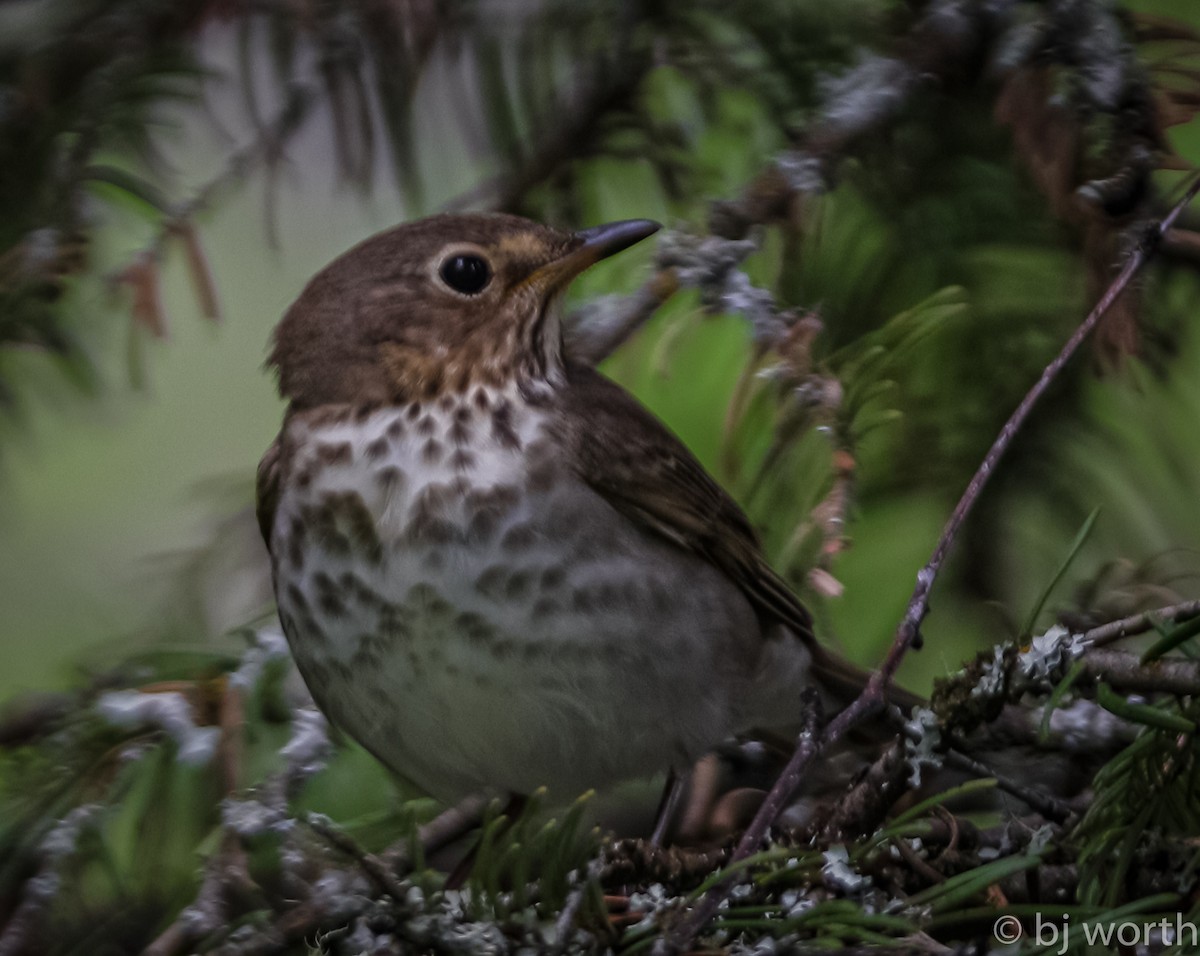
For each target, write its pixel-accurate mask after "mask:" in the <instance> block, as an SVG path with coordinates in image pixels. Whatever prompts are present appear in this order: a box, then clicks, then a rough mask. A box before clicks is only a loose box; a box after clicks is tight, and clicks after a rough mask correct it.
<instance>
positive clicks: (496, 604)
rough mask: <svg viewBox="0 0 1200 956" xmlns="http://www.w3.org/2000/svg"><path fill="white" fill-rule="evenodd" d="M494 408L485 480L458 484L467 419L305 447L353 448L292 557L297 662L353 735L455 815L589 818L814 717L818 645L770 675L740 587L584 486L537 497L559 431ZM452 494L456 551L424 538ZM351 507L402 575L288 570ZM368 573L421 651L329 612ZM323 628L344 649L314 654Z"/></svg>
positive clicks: (284, 590) (322, 431) (288, 583)
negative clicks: (430, 452)
mask: <svg viewBox="0 0 1200 956" xmlns="http://www.w3.org/2000/svg"><path fill="white" fill-rule="evenodd" d="M474 398H475V393H474V392H472V393H471V395H470V396H468V397H466V398H464V399H463V404H462V407H463V408H469V409H470V415H469V418H467V419H466V421H465V425H466V428H467V430H468V431H469V433H470V435H471V441H470V443H469V445H461V447H469V448H470V451H471V455H472V461H471V463H470V467H466V468H464V467H462V463H461V462H459V464H458V465H457V466H456V465H455V464H454V463H453V462H452V452H453V451H454V449H455V447H456V442H455V438H456V436H455V432H454V423H455V410H454V409H447V408H444V407H441V406H424V407H423V408H422V409H421V411H420V413H419V415H418V416H417V418H416V419H415V420H414V419H413V418H411V417H410V416H409V414H408V411H407V410H406V409H388V410H384V411H380V412H376V413H374V414H372V415H371V416H370V417H368V418H367V419H366V420H365V421H362V422H353V423H350V422H347V423H342V424H331V425H324V426H320V427H319V428H317V429H315V430H313V429H310V426H308V425H306V424H305V423H303V422H302V421H294V422H293V424H292V425H291V426H290V427H291V428H292V429H294V431H293V433H292V434H291V435H290V437H291V438H292V439H293V440H300V439H302V441H303V444H302V445H301V446H300V447H302V448H303V449H304V450H303V451H302V452H300V453H299V454H298V456H297V458H296V460H295V461H294V463H293V465H292V469H291V470H292V473H293V474H294V473H295V472H296V471H297V470H299V469H303V468H304V467H305V466H306V464H307V463H308V459H309V458H310V457H312V456H316V455H317V454H318V448H319V447H320V446H322V445H324V446H328V447H332V448H336V447H338V446H340V445H342V444H343V443H347V442H348V443H349V445H350V453H349V455H348V456H343V457H344V458H345V460H344V461H341V462H339V463H338V464H334V465H332V466H326V467H324V468H323V469H321V470H320V471H318V472H316V476H315V477H314V478H313V480H312V481H311V482H310V483H309V484H308V486H307V487H305V488H300V487H297V486H296V483H295V482H290V483H288V484H287V485H286V486H285V487H286V489H287V490H286V492H285V494H284V495H283V497H282V499H281V500H280V502H279V506H278V510H277V512H276V518H275V522H274V533H273V538H272V552H273V554H274V556H275V564H276V591H277V595H278V599H279V607H280V612H281V617H282V619H283V621H284V625H285V629H286V630H287V632H288V637H289V640H290V641H291V644H292V648H293V653H294V654H295V656H296V658H297V662H298V664H299V665H300V668H301V671H302V673H304V674H305V677H306V679H307V680H308V682H309V684H310V687H311V689H312V690H313V693H314V696H315V697H316V699H317V701H318V703H320V704H321V706H322V708H323V709H324V710H325V711H326V712H327V713H328V714H329V716H330V717H331V718H332V719H333V721H334V722H335V723H337V724H339V725H340V726H342V727H343V728H344V729H345V730H346V731H347V732H348V733H349V734H350V735H351V736H353V737H355V738H356V739H358V740H359V741H360V742H361V743H363V744H364V745H365V746H366V747H367V748H368V749H369V750H371V751H372V752H373V753H375V754H376V755H377V756H378V757H379V758H380V759H381V760H383V761H384V762H385V763H386V764H388V765H389V766H390V767H392V768H393V769H394V770H395V771H396V772H398V773H399V774H401V775H403V776H405V777H407V778H409V779H411V780H413V781H414V782H416V783H417V784H418V785H420V786H421V787H422V788H424V789H426V790H427V791H429V792H430V793H432V794H433V795H435V796H438V797H441V798H444V799H454V798H457V797H458V796H460V795H462V794H464V793H466V792H470V791H473V790H477V789H480V788H491V789H494V790H498V791H511V792H516V793H528V792H530V791H532V790H533V789H535V788H536V787H539V786H543V785H544V786H548V787H550V788H551V790H552V792H554V793H556V794H557V795H558V796H559V797H562V798H569V797H571V796H573V795H574V794H577V793H579V792H581V791H582V790H584V789H586V788H588V787H599V786H605V785H608V784H611V783H613V782H615V781H617V780H620V779H624V778H628V777H634V776H642V775H649V774H651V773H654V772H656V771H660V770H665V769H667V768H668V767H670V766H676V767H682V766H685V765H686V764H687V762H689V761H690V760H692V759H694V758H695V757H697V756H698V755H699V754H701V753H703V752H704V751H705V750H707V749H709V748H710V747H711V746H713V745H714V744H715V743H717V742H719V741H720V740H722V739H724V738H725V737H727V736H728V735H730V734H732V733H735V732H739V731H744V730H747V729H749V725H750V724H751V723H757V722H759V721H763V722H765V723H767V724H770V723H771V722H772V720H774V719H775V718H776V717H779V716H780V715H786V714H791V713H794V712H797V711H798V709H799V703H798V702H799V694H800V690H801V688H802V686H803V683H804V677H805V672H806V668H807V655H806V654H805V653H803V652H802V651H799V650H798V649H799V648H800V645H799V642H795V641H788V640H784V641H778V640H776V641H771V642H768V643H769V645H770V650H769V651H768V653H767V654H766V655H763V654H762V653H761V648H762V642H761V639H760V638H759V637H758V623H757V621H756V619H755V617H754V614H753V612H752V610H751V608H750V606H749V604H748V603H747V602H746V601H745V600H744V599H743V598H742V596H741V594H740V592H738V591H737V589H736V587H735V586H734V585H733V584H732V583H731V582H730V581H729V580H728V579H726V578H725V577H724V576H723V575H722V574H721V573H720V572H718V571H717V570H715V569H714V568H712V567H711V566H710V565H708V564H707V563H706V562H704V561H702V560H701V559H699V558H693V557H691V556H688V555H683V554H682V553H681V552H679V551H678V550H677V549H676V548H675V546H674V545H671V544H668V543H666V542H664V541H662V540H660V539H658V538H657V537H654V536H652V535H650V534H648V533H646V532H644V531H642V530H641V529H639V528H638V527H637V526H635V525H634V523H633V522H631V521H629V520H628V519H626V518H624V517H622V516H621V515H619V514H618V513H617V512H616V511H615V510H613V508H612V507H611V506H610V505H609V504H608V503H607V502H606V501H605V500H604V499H603V498H601V497H600V496H599V495H597V494H596V493H595V492H593V491H592V490H591V489H590V488H589V487H588V486H587V485H586V484H584V483H583V482H581V481H579V480H577V479H574V480H565V479H568V478H571V476H570V475H569V474H567V473H566V472H565V470H562V471H560V472H559V473H558V474H557V477H558V478H560V479H564V480H556V481H553V482H548V483H543V484H544V487H540V488H538V487H532V488H531V487H530V481H529V479H530V472H531V471H532V470H533V469H534V468H536V463H537V462H538V461H544V460H545V458H544V455H541V456H539V454H537V452H538V450H539V449H541V450H542V451H544V448H545V443H546V441H547V440H548V433H547V431H546V428H545V425H546V420H545V418H544V413H543V412H542V411H541V410H540V409H538V408H536V407H530V406H528V405H525V404H524V403H523V402H522V400H521V399H520V397H519V395H518V394H517V393H516V392H515V391H513V392H510V393H507V394H498V393H495V392H491V393H487V395H486V399H487V402H486V408H483V407H481V405H482V403H480V404H476V402H475V401H473V399H474ZM502 401H503V402H507V404H508V407H509V408H510V410H511V416H510V419H509V420H510V422H511V433H512V434H515V436H516V438H517V439H518V441H519V447H514V445H513V443H512V442H511V441H510V442H505V441H502V440H500V439H499V438H498V437H497V436H496V434H495V430H494V427H493V419H492V411H491V410H492V409H494V408H495V407H496V405H497V404H498V403H500V402H502ZM464 414H465V413H464ZM427 415H428V416H430V417H431V419H432V421H431V422H427V423H426V424H425V426H424V431H422V430H421V429H420V427H419V426H420V423H421V422H422V421H423V420H424V419H425V417H426V416H427ZM397 419H399V420H400V421H401V422H402V428H403V431H402V434H400V435H399V436H398V437H397V435H396V434H395V432H396V431H397V429H395V428H394V427H393V423H394V422H395V421H396V420H397ZM463 424H464V422H463V420H462V418H461V417H460V419H459V425H460V428H461V426H462V425H463ZM389 427H393V434H392V436H391V437H388V436H389ZM458 438H460V439H461V434H460V435H459V436H458ZM381 439H384V440H385V441H386V453H385V454H382V456H381V455H380V449H381V445H380V444H379V442H380V440H381ZM430 439H433V440H435V441H436V442H437V443H438V444H439V445H440V447H441V449H442V454H441V455H440V456H436V460H433V461H429V460H428V459H427V458H426V456H425V454H424V449H425V446H426V444H427V442H428V441H429V440H430ZM372 448H373V449H374V454H373V455H372V454H371V452H370V449H372ZM389 467H390V468H398V469H400V470H401V471H402V472H403V473H404V477H403V480H400V481H397V482H395V483H394V484H393V485H392V486H391V487H390V488H389V487H388V486H386V485H385V484H384V483H383V482H381V481H380V480H379V475H380V472H381V470H382V469H385V468H389ZM543 475H544V471H543ZM535 485H536V482H535ZM430 488H440V489H441V491H442V493H443V496H444V499H445V500H444V507H443V508H442V509H441V510H440V511H439V512H438V515H439V517H440V518H441V519H444V520H445V521H447V522H449V525H448V527H452V528H453V529H454V530H455V534H454V535H452V536H451V537H452V540H448V541H447V540H443V541H439V542H436V543H430V542H427V541H418V542H414V541H413V540H411V536H410V535H409V534H408V533H407V529H409V528H410V522H411V521H412V519H413V517H414V514H415V513H416V512H417V511H418V510H419V502H420V501H421V500H422V495H423V494H427V493H428V491H429V489H430ZM497 488H511V489H513V490H514V492H515V493H514V494H513V495H512V496H511V498H510V499H508V500H506V502H505V504H504V507H503V508H502V509H501V510H500V511H499V512H498V513H497V515H496V520H495V522H494V526H493V527H492V528H491V529H490V533H487V534H476V535H475V536H474V537H471V536H469V535H468V532H467V529H468V527H469V525H470V520H471V514H470V509H469V508H468V507H467V495H468V494H470V493H478V492H487V491H494V490H495V489H497ZM346 492H353V493H354V494H355V495H357V496H358V497H359V498H361V500H362V502H363V504H364V505H365V506H366V509H367V511H368V512H369V513H370V516H371V520H372V522H373V525H374V529H375V533H376V534H377V535H378V538H379V541H380V544H381V545H382V549H381V551H382V558H381V560H380V561H379V563H378V564H376V565H373V566H372V565H368V564H367V563H365V562H363V561H362V560H361V557H360V556H359V555H357V554H356V553H354V552H353V551H352V552H351V553H350V554H349V555H346V554H344V553H340V552H339V550H338V549H337V548H327V547H323V546H321V545H320V544H319V543H318V542H316V541H314V540H313V537H312V536H311V535H306V541H305V549H304V554H305V557H304V560H303V561H302V563H301V565H300V567H296V566H295V565H294V563H293V562H292V561H291V560H290V559H289V557H288V554H289V545H290V544H291V541H290V536H291V534H292V530H291V529H292V528H293V526H294V523H293V519H294V518H296V517H298V516H300V515H301V514H302V512H303V509H304V508H305V507H306V506H307V507H309V508H311V507H313V506H315V505H319V504H320V502H321V501H322V500H323V496H326V495H328V494H329V493H336V494H344V493H346ZM506 535H507V536H508V537H506ZM346 572H353V573H354V574H355V575H356V576H357V577H358V579H359V580H360V581H361V582H362V584H363V585H365V587H366V589H367V590H368V591H370V592H372V593H373V594H375V595H378V596H379V597H380V598H381V599H382V602H383V603H386V604H389V605H393V606H394V607H395V608H397V609H399V611H398V612H397V611H393V612H390V613H392V614H393V617H394V616H395V614H396V613H400V614H401V615H402V616H403V617H404V619H405V621H406V631H405V633H404V634H403V636H401V637H395V638H391V639H385V638H384V637H383V636H382V629H381V627H380V620H381V614H382V613H384V612H381V611H380V609H379V607H378V606H376V605H375V604H374V603H373V602H371V601H367V602H361V601H359V600H357V598H356V596H355V593H354V590H355V589H354V588H350V589H346V588H343V587H342V585H341V584H340V583H339V585H338V595H339V597H340V598H341V600H342V601H343V602H344V605H345V606H344V608H343V609H342V613H330V612H329V611H328V610H327V609H324V608H322V606H321V595H322V589H321V587H320V586H319V584H318V576H320V575H325V576H326V580H328V579H332V580H333V581H334V582H340V581H341V579H342V577H343V575H344V574H345V573H346ZM326 590H327V588H326ZM297 594H298V595H300V596H302V598H303V600H302V601H301V602H298V601H297V600H296V596H297ZM431 594H434V595H436V598H437V600H436V601H434V602H433V603H432V605H431V603H430V601H429V600H428V599H429V596H430V595H431ZM306 611H307V613H308V615H309V617H308V621H307V623H305V621H304V618H305V613H306ZM464 615H466V617H465V618H464ZM472 615H474V616H475V618H474V619H475V620H476V621H477V622H480V621H482V622H486V623H487V627H485V628H480V627H477V628H475V630H474V634H472V633H471V630H472V629H471V628H470V627H464V620H467V621H468V622H469V621H470V620H471V616H472ZM314 626H315V630H317V631H319V632H320V633H321V634H323V635H324V638H325V639H324V641H314V640H313V639H312V634H311V631H312V630H313V629H314ZM485 632H486V633H485ZM372 639H373V640H372ZM364 642H365V643H364ZM785 647H786V648H787V649H786V651H785V650H783V649H784V648H785ZM767 657H769V658H771V659H770V660H769V661H768V660H766V658H767ZM764 668H765V669H766V671H765V675H766V683H767V684H768V685H771V686H773V687H774V688H775V689H776V698H777V699H775V700H771V699H769V697H770V694H771V689H770V686H768V687H764V686H763V684H762V682H763V680H764ZM764 693H765V694H766V695H767V697H768V699H767V700H766V701H765V702H764V700H763V695H764ZM783 694H786V698H784V697H783V696H782V695H783ZM764 715H767V716H764ZM781 719H786V718H781Z"/></svg>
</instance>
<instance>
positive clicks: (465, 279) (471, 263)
mask: <svg viewBox="0 0 1200 956" xmlns="http://www.w3.org/2000/svg"><path fill="white" fill-rule="evenodd" d="M438 274H439V275H440V276H441V277H442V281H443V282H445V283H446V285H448V286H450V288H451V289H453V290H454V291H455V292H461V293H463V295H475V294H476V293H478V292H482V291H483V288H484V286H486V285H487V284H488V282H489V281H490V280H491V278H492V270H491V269H489V268H488V264H487V262H485V261H484V260H483V259H481V258H480V257H479V256H472V255H466V254H464V255H457V256H451V257H450V258H449V259H447V260H446V261H445V262H443V263H442V268H441V269H439V270H438Z"/></svg>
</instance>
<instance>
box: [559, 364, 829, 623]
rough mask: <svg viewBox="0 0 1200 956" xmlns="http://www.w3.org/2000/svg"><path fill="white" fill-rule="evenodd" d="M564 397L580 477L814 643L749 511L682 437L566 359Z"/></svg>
mask: <svg viewBox="0 0 1200 956" xmlns="http://www.w3.org/2000/svg"><path fill="white" fill-rule="evenodd" d="M560 396H561V399H560V400H561V405H560V408H559V411H560V416H561V417H560V421H561V422H562V423H563V424H564V427H565V430H567V431H568V432H570V434H569V435H568V441H569V443H570V444H569V446H568V447H569V448H570V451H571V453H572V454H573V458H574V465H575V469H576V471H577V473H578V474H579V477H580V478H581V479H583V480H584V481H585V482H587V483H588V484H589V485H590V486H591V487H592V488H594V489H595V490H596V491H597V492H599V493H600V494H601V495H603V496H604V497H605V498H606V499H607V500H608V502H609V503H610V504H612V505H613V507H615V508H616V509H617V510H618V511H620V512H621V513H622V514H624V515H626V516H627V517H629V518H631V519H633V520H634V521H636V522H638V523H639V524H640V525H642V526H643V527H645V528H648V529H650V530H651V531H653V532H655V533H656V534H659V535H662V536H663V537H664V538H667V539H668V540H670V541H674V542H675V543H676V544H678V545H679V546H680V547H683V548H687V549H688V550H690V551H694V552H695V553H697V554H699V555H701V556H702V557H704V558H705V559H706V560H708V561H709V562H711V563H712V564H714V565H715V566H716V567H718V568H720V569H721V570H722V571H724V572H725V573H726V574H727V575H728V576H729V578H730V579H731V580H732V581H733V582H734V583H735V584H737V586H738V587H739V588H741V590H742V593H744V594H745V595H746V597H747V599H748V600H749V601H750V603H751V604H752V605H753V606H754V608H755V610H756V611H757V612H758V613H759V615H760V617H762V618H764V619H765V620H766V621H768V622H779V623H781V624H784V625H786V626H787V628H788V629H789V630H790V631H792V632H793V633H794V634H796V636H797V637H800V638H801V639H803V640H805V641H807V642H809V643H812V644H814V646H815V641H814V638H813V631H812V617H811V616H810V615H809V613H808V611H807V610H806V609H805V607H804V605H803V604H801V603H800V600H799V598H797V597H796V596H795V594H793V593H792V591H791V589H790V588H789V587H788V585H787V584H786V583H785V582H784V581H783V580H782V579H781V578H780V577H779V575H778V574H776V573H775V571H774V570H772V568H771V567H770V565H768V564H767V561H766V558H764V557H763V554H762V550H761V547H760V545H759V542H758V536H757V535H756V534H755V533H754V529H753V528H752V527H751V525H750V521H749V520H748V519H747V518H746V515H745V513H744V512H743V511H742V509H741V508H740V507H738V505H737V503H736V502H735V501H734V500H733V499H732V498H731V497H730V496H729V495H728V494H727V493H726V492H725V490H724V489H723V488H722V487H721V486H720V485H718V484H717V483H716V481H714V480H713V478H712V477H711V476H710V475H709V474H708V472H707V471H705V470H704V466H703V465H701V464H700V462H699V461H697V460H696V458H695V456H694V455H692V453H691V452H690V451H688V450H687V448H686V446H685V445H684V444H683V442H681V441H680V440H679V439H678V438H677V437H675V435H674V434H672V433H671V431H670V430H668V429H667V427H666V426H665V425H663V424H662V423H661V422H660V421H659V420H658V419H657V418H655V417H654V416H653V415H652V414H651V413H650V412H649V411H647V410H646V408H644V407H643V406H642V405H641V404H640V403H638V401H637V400H636V399H634V398H633V397H632V396H631V395H629V394H628V393H627V392H625V391H624V390H623V389H621V388H620V387H619V386H618V385H616V384H614V383H613V382H610V381H609V380H608V379H606V378H605V377H604V376H602V375H601V374H600V373H598V372H596V371H595V370H593V369H591V368H588V367H587V366H583V365H578V364H576V363H568V364H567V387H566V388H564V389H563V390H562V391H561V393H560Z"/></svg>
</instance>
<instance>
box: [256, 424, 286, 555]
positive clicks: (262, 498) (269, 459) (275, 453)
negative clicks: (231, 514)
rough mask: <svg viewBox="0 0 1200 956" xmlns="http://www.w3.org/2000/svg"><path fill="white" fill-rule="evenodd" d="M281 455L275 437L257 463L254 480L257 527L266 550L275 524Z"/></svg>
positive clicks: (278, 440) (278, 442)
mask: <svg viewBox="0 0 1200 956" xmlns="http://www.w3.org/2000/svg"><path fill="white" fill-rule="evenodd" d="M282 457H283V456H282V448H281V445H280V439H278V438H276V439H275V441H273V442H271V447H270V448H268V449H267V453H266V454H265V455H263V457H262V461H260V462H259V463H258V476H257V480H256V481H255V492H256V495H255V497H256V499H257V501H256V503H255V514H256V515H257V516H258V528H259V530H260V531H261V532H262V536H263V541H265V542H266V545H267V550H268V551H270V550H271V528H272V527H273V526H274V524H275V509H276V507H278V505H279V491H280V487H279V486H280V479H281V475H282V472H283V468H282V464H281V462H282Z"/></svg>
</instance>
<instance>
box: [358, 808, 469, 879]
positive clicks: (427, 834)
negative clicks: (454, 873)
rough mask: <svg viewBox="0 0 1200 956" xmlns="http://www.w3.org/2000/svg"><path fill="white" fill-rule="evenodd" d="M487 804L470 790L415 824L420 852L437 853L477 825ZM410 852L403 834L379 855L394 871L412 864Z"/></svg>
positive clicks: (397, 871)
mask: <svg viewBox="0 0 1200 956" xmlns="http://www.w3.org/2000/svg"><path fill="white" fill-rule="evenodd" d="M487 805H488V797H487V796H485V795H484V794H481V793H473V794H471V795H470V796H468V797H465V798H464V799H462V800H460V801H459V802H458V803H457V804H455V805H454V806H452V807H451V808H450V809H449V810H443V811H442V812H441V813H439V814H438V815H437V816H436V817H434V818H433V819H432V820H430V821H429V822H428V823H426V824H425V825H424V826H421V827H418V828H417V845H418V846H420V847H421V852H422V853H424V854H426V855H428V854H430V853H436V852H437V851H438V850H440V849H442V847H445V846H449V845H450V844H451V843H453V842H454V841H455V840H457V839H458V838H459V837H461V836H462V835H463V834H465V833H467V832H469V831H471V830H473V829H474V828H475V827H477V826H479V824H480V822H481V821H482V820H483V811H484V810H485V809H486V808H487ZM411 856H412V852H411V846H410V843H409V841H408V839H407V838H406V839H403V840H399V841H397V842H396V843H395V844H393V845H392V846H390V847H388V848H387V849H386V850H385V851H384V852H383V854H382V855H381V857H380V858H381V859H382V860H383V862H384V864H385V865H386V866H387V867H388V868H389V869H390V870H391V871H392V872H393V873H401V872H404V871H406V870H407V869H409V868H410V867H411V866H412V863H413V861H412V859H411Z"/></svg>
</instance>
